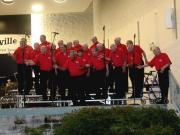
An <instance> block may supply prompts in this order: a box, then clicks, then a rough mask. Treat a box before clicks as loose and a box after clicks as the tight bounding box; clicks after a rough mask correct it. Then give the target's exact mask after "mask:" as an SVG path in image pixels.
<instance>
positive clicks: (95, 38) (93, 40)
mask: <svg viewBox="0 0 180 135" xmlns="http://www.w3.org/2000/svg"><path fill="white" fill-rule="evenodd" d="M91 41H92V42H93V44H95V43H98V39H97V37H96V36H94V37H92V39H91Z"/></svg>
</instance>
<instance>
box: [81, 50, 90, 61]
mask: <svg viewBox="0 0 180 135" xmlns="http://www.w3.org/2000/svg"><path fill="white" fill-rule="evenodd" d="M83 58H85V59H87V60H89V59H90V58H91V52H90V50H89V49H88V50H87V51H85V52H83Z"/></svg>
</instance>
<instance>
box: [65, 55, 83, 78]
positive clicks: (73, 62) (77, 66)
mask: <svg viewBox="0 0 180 135" xmlns="http://www.w3.org/2000/svg"><path fill="white" fill-rule="evenodd" d="M84 66H85V65H84V63H83V62H82V60H81V59H79V58H78V57H75V58H74V59H71V58H69V59H68V60H67V61H66V63H65V64H64V67H65V68H66V69H68V71H69V74H70V76H72V77H78V76H81V75H83V74H85V72H86V71H85V69H82V67H84Z"/></svg>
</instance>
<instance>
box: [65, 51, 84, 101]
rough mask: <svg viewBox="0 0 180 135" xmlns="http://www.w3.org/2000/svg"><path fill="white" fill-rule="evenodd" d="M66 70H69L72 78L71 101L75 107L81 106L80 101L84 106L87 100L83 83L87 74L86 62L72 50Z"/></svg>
mask: <svg viewBox="0 0 180 135" xmlns="http://www.w3.org/2000/svg"><path fill="white" fill-rule="evenodd" d="M64 69H67V70H68V72H69V74H70V77H71V83H70V84H71V95H72V97H71V99H72V100H73V105H79V104H78V100H80V105H84V104H85V98H84V88H83V85H82V82H83V81H84V77H85V74H86V62H84V61H83V60H82V58H80V57H78V56H76V54H75V51H74V50H72V51H71V52H70V58H69V59H68V60H67V61H66V63H65V64H64Z"/></svg>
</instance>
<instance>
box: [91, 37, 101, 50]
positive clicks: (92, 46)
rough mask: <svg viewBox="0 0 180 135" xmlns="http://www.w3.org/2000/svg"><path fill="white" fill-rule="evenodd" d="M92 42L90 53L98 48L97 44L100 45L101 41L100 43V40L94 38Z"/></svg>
mask: <svg viewBox="0 0 180 135" xmlns="http://www.w3.org/2000/svg"><path fill="white" fill-rule="evenodd" d="M91 41H92V43H93V44H92V45H91V46H90V48H89V49H90V51H92V49H94V48H96V47H97V44H98V43H99V41H98V39H97V37H96V36H94V37H93V38H92V39H91Z"/></svg>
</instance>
